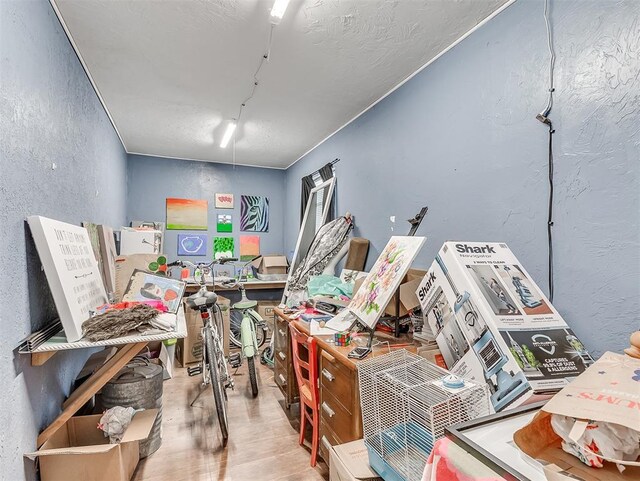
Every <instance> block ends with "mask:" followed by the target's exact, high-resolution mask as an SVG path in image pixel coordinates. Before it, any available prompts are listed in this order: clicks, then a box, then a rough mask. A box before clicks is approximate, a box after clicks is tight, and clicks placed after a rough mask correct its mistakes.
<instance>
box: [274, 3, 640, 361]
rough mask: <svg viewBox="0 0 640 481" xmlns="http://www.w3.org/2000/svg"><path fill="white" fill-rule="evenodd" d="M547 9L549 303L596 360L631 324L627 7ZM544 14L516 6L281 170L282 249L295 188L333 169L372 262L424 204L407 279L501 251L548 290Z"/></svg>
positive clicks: (632, 61) (634, 51) (637, 119)
mask: <svg viewBox="0 0 640 481" xmlns="http://www.w3.org/2000/svg"><path fill="white" fill-rule="evenodd" d="M552 4H553V8H552V12H551V15H552V25H553V29H554V32H555V45H556V52H557V56H558V59H557V64H556V90H557V92H556V100H555V107H554V110H553V112H552V115H551V117H552V119H553V121H554V126H555V128H556V130H557V133H556V135H555V142H556V144H555V145H556V147H555V155H556V183H557V186H556V200H555V210H556V216H555V228H554V232H555V266H556V275H555V279H556V291H555V302H554V304H555V305H556V307H557V308H558V309H559V311H560V312H561V313H563V315H564V316H565V319H566V321H567V322H568V323H569V324H570V325H571V326H572V327H573V328H574V330H575V331H576V332H577V333H578V335H579V336H580V338H582V340H583V341H584V342H585V344H586V345H587V347H588V348H589V349H590V350H591V351H592V352H593V353H594V354H596V355H598V354H601V353H602V352H603V351H605V350H617V351H619V350H620V349H622V348H623V347H624V346H626V345H628V337H629V334H630V332H631V331H633V330H636V329H638V328H639V327H640V322H639V318H640V317H639V314H638V313H639V312H640V227H639V219H640V184H639V178H638V175H639V174H638V170H639V166H640V137H639V136H638V132H639V130H638V128H639V126H640V77H638V70H639V69H640V20H639V17H638V2H637V1H634V0H630V1H621V2H620V1H615V2H614V1H569V0H564V1H556V2H552ZM542 10H543V2H542V1H531V0H520V1H518V2H516V3H515V4H514V5H512V6H511V7H509V8H507V9H506V10H505V11H504V12H503V13H501V14H500V15H498V16H497V17H496V18H495V19H493V20H492V21H490V22H489V23H487V24H486V25H485V26H484V27H482V28H480V29H479V30H478V31H476V32H475V33H474V34H472V35H471V36H469V37H468V38H467V39H466V40H464V41H463V42H462V43H460V44H459V45H458V46H456V47H455V48H454V49H452V50H451V51H449V52H448V53H447V54H445V55H444V56H442V57H441V58H440V59H438V60H437V61H436V62H434V63H433V64H432V65H431V66H429V67H427V68H426V69H425V70H424V71H423V72H421V73H420V74H418V75H417V76H416V77H414V78H413V79H412V80H411V81H409V82H408V83H407V84H405V85H404V86H403V87H401V88H400V89H398V90H397V91H396V92H395V93H393V94H392V95H391V96H389V97H387V98H386V99H385V100H383V101H382V102H380V103H379V104H378V105H376V106H375V107H374V108H373V109H372V110H370V111H369V112H367V113H365V114H364V115H362V116H361V117H360V118H358V119H357V120H356V121H355V122H353V123H351V124H350V125H348V126H347V127H346V128H344V129H343V130H342V131H340V132H339V133H338V134H336V135H334V136H333V137H331V138H330V139H329V140H328V141H326V142H325V143H323V144H322V145H320V146H319V147H318V148H316V149H315V150H314V151H312V152H311V153H309V154H308V155H307V156H305V157H304V158H303V159H302V160H300V161H299V162H297V163H296V164H295V165H293V166H292V167H291V168H289V169H288V170H287V177H286V189H287V194H286V200H285V203H286V205H287V206H288V209H287V218H286V221H285V239H286V244H285V245H286V249H287V252H290V251H291V250H292V249H293V248H294V245H295V240H296V236H297V231H298V221H299V217H298V216H299V212H298V210H299V207H298V205H299V195H300V194H299V191H300V178H301V177H302V176H303V175H305V174H307V173H309V172H311V171H313V170H315V169H317V168H318V167H320V166H321V165H323V164H324V163H326V162H327V161H329V160H331V159H334V158H336V157H339V158H340V159H341V162H340V163H338V164H337V165H336V169H337V178H338V188H337V189H338V210H339V211H340V212H344V211H347V210H349V211H351V212H352V213H353V214H354V215H355V222H356V226H357V229H356V235H362V236H364V237H367V238H369V239H370V240H371V241H372V244H373V245H372V250H371V253H370V256H369V263H370V264H371V263H372V262H373V261H374V260H375V258H376V257H377V255H378V253H379V251H380V250H381V249H382V247H384V245H385V244H386V242H387V240H388V238H389V236H391V235H392V234H405V233H406V232H407V231H408V224H407V223H406V222H405V221H404V219H408V218H410V217H411V216H413V215H414V214H415V213H416V212H417V211H418V210H419V208H420V207H421V206H422V205H428V206H429V209H430V210H429V214H428V217H427V218H426V220H425V221H424V223H423V225H422V227H421V229H420V231H419V234H423V235H427V236H428V241H427V244H426V245H425V247H424V249H423V251H422V253H421V255H420V257H419V258H418V260H417V262H416V264H417V265H418V266H420V267H427V266H428V265H430V263H431V261H432V259H433V258H434V256H435V254H436V252H437V250H438V249H439V248H440V247H441V245H442V243H443V242H444V241H445V240H476V241H506V242H507V243H508V244H509V246H510V247H511V249H512V250H513V251H514V252H515V254H516V256H518V258H519V259H520V260H521V262H522V263H523V264H524V265H525V267H526V268H527V269H528V270H529V272H530V273H531V275H532V276H533V277H534V279H536V281H537V282H538V284H539V285H540V286H541V287H542V288H544V289H546V272H547V270H546V262H547V241H546V208H547V192H548V190H547V178H546V166H547V129H546V127H545V126H544V125H542V124H541V123H539V122H538V121H537V120H536V119H535V115H536V113H538V112H540V111H541V110H543V108H544V106H545V105H546V89H547V82H548V74H547V72H548V52H547V47H546V32H545V27H544V20H543V16H542ZM392 215H395V216H397V222H396V224H395V228H394V229H393V230H392V228H393V227H394V225H393V224H392V223H391V222H390V221H389V217H390V216H392Z"/></svg>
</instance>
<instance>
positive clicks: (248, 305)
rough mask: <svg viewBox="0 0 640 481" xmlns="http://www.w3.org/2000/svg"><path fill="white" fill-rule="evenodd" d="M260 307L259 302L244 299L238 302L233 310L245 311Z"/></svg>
mask: <svg viewBox="0 0 640 481" xmlns="http://www.w3.org/2000/svg"><path fill="white" fill-rule="evenodd" d="M257 305H258V301H250V300H249V299H244V300H241V301H239V302H236V303H235V304H234V305H233V306H231V308H232V309H238V310H244V309H253V308H254V307H256V306H257Z"/></svg>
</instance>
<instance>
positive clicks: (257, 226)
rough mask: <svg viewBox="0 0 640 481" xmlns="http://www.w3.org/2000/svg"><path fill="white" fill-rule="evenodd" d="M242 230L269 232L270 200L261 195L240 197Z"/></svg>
mask: <svg viewBox="0 0 640 481" xmlns="http://www.w3.org/2000/svg"><path fill="white" fill-rule="evenodd" d="M240 230H241V231H245V232H246V231H253V232H269V198H268V197H262V196H259V195H243V196H241V197H240Z"/></svg>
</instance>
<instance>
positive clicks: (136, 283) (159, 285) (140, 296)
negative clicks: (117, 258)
mask: <svg viewBox="0 0 640 481" xmlns="http://www.w3.org/2000/svg"><path fill="white" fill-rule="evenodd" d="M185 286H186V284H185V283H184V282H183V281H180V280H178V279H172V278H171V277H166V276H159V275H157V274H152V273H150V272H146V271H143V270H140V269H136V270H134V271H133V274H131V278H130V279H129V284H128V285H127V288H126V289H125V292H124V296H123V297H122V300H123V301H127V302H144V301H162V303H163V304H164V305H165V306H167V309H168V311H169V312H171V313H172V314H175V313H177V312H178V308H179V307H180V302H181V301H182V296H183V294H184V289H185Z"/></svg>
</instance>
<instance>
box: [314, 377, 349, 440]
mask: <svg viewBox="0 0 640 481" xmlns="http://www.w3.org/2000/svg"><path fill="white" fill-rule="evenodd" d="M353 421H354V420H353V416H352V415H351V413H350V412H349V411H347V410H346V409H345V408H344V407H343V406H342V404H340V403H339V402H338V400H337V399H336V398H335V397H333V396H332V395H331V394H329V393H328V392H327V391H326V389H323V390H322V392H321V395H320V424H321V425H322V426H324V427H325V432H327V431H329V430H330V432H332V433H333V434H334V435H335V438H336V439H337V440H338V441H340V442H341V443H346V442H349V441H353V440H354V435H353Z"/></svg>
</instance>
